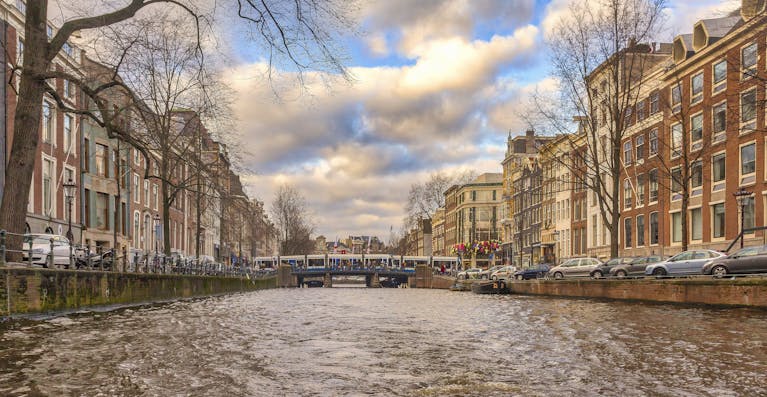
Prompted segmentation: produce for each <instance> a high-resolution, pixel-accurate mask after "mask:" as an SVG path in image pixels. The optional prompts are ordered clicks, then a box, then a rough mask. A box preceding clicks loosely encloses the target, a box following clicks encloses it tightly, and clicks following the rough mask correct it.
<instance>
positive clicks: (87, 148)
mask: <svg viewBox="0 0 767 397" xmlns="http://www.w3.org/2000/svg"><path fill="white" fill-rule="evenodd" d="M83 161H84V163H83V166H84V167H85V172H91V142H90V140H89V139H88V138H85V139H84V140H83Z"/></svg>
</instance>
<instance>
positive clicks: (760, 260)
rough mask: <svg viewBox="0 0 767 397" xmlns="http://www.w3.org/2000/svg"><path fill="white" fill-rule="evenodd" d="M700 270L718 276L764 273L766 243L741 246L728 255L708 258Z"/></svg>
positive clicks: (766, 266)
mask: <svg viewBox="0 0 767 397" xmlns="http://www.w3.org/2000/svg"><path fill="white" fill-rule="evenodd" d="M702 272H703V274H711V275H714V276H718V277H722V276H724V275H727V274H738V273H740V274H744V273H766V272H767V245H759V246H756V247H746V248H742V249H740V250H738V251H736V252H733V253H732V254H730V255H728V256H724V257H721V258H716V259H714V260H710V261H708V262H707V263H706V264H705V265H703V269H702Z"/></svg>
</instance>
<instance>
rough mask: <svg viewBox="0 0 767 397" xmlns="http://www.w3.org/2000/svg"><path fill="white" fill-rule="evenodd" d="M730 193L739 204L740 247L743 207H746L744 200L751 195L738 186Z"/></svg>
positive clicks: (743, 215) (741, 244)
mask: <svg viewBox="0 0 767 397" xmlns="http://www.w3.org/2000/svg"><path fill="white" fill-rule="evenodd" d="M732 195H733V196H734V197H735V200H736V201H737V202H738V205H739V206H740V248H743V227H744V226H745V225H744V223H743V222H744V218H745V211H744V210H745V207H746V201H748V199H749V198H750V197H751V192H749V191H748V190H746V189H744V188H742V187H741V188H740V189H738V190H737V191H735V192H734V193H732Z"/></svg>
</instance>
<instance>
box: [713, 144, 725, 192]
mask: <svg viewBox="0 0 767 397" xmlns="http://www.w3.org/2000/svg"><path fill="white" fill-rule="evenodd" d="M719 155H724V179H722V180H720V181H717V180H715V179H716V177H715V176H714V159H715V158H716V157H717V156H719ZM726 186H727V151H726V150H720V151H718V152H715V153H712V154H711V191H712V192H716V191H719V190H724V189H725V187H726Z"/></svg>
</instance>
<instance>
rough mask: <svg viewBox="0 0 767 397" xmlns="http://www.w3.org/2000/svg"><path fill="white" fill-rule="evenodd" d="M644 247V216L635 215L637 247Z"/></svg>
mask: <svg viewBox="0 0 767 397" xmlns="http://www.w3.org/2000/svg"><path fill="white" fill-rule="evenodd" d="M642 246H644V215H637V247H642Z"/></svg>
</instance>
